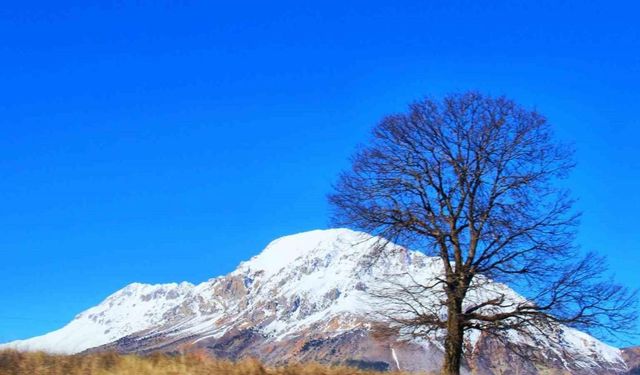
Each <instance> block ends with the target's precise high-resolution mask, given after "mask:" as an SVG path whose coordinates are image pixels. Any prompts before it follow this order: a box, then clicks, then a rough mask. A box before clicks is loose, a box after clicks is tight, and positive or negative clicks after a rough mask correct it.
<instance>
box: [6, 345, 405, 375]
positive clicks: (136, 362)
mask: <svg viewBox="0 0 640 375" xmlns="http://www.w3.org/2000/svg"><path fill="white" fill-rule="evenodd" d="M107 374H109V375H376V374H377V375H379V374H381V373H379V372H370V371H361V370H358V369H354V368H349V367H329V366H323V365H318V364H304V365H290V366H286V367H277V368H269V367H265V366H263V365H262V364H260V362H258V361H255V360H244V361H241V362H230V361H220V360H214V359H212V358H210V357H208V356H207V355H205V354H200V353H192V354H185V355H179V356H168V355H163V354H154V355H150V356H144V357H141V356H135V355H118V354H113V353H102V354H87V355H71V356H63V355H49V354H45V353H23V352H17V351H10V350H9V351H0V375H107ZM395 374H400V373H395Z"/></svg>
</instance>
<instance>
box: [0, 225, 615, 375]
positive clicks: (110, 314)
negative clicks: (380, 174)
mask: <svg viewBox="0 0 640 375" xmlns="http://www.w3.org/2000/svg"><path fill="white" fill-rule="evenodd" d="M375 241H376V238H373V237H371V236H369V235H367V234H364V233H360V232H353V231H350V230H347V229H332V230H323V231H311V232H306V233H301V234H297V235H293V236H287V237H283V238H280V239H278V240H275V241H273V242H272V243H271V244H269V245H268V246H267V247H266V248H265V249H264V250H263V251H262V252H261V253H260V254H259V255H257V256H255V257H253V258H252V259H250V260H249V261H247V262H243V263H241V264H240V266H239V267H238V268H237V269H236V270H235V271H234V272H232V273H230V274H228V275H226V276H222V277H218V278H215V279H211V280H209V281H206V282H204V283H201V284H199V285H192V284H189V283H181V284H163V285H146V284H138V283H135V284H131V285H129V286H127V287H125V288H124V289H122V290H120V291H118V292H116V293H114V294H113V295H111V296H109V297H108V298H107V299H106V300H105V301H103V302H102V303H101V304H99V305H98V306H95V307H93V308H90V309H89V310H86V311H84V312H82V313H81V314H79V315H78V316H76V317H75V319H74V320H72V321H71V322H70V323H69V324H68V325H66V326H65V327H63V328H61V329H59V330H57V331H54V332H51V333H49V334H46V335H43V336H39V337H35V338H31V339H28V340H22V341H15V342H12V343H9V344H5V345H0V348H3V347H4V348H7V347H10V348H17V349H21V350H45V351H49V352H57V353H77V352H81V351H85V350H104V349H115V350H118V351H121V352H142V353H145V352H152V351H168V352H171V351H180V350H190V349H192V348H202V349H205V350H207V351H209V352H211V353H213V354H215V355H217V356H220V357H227V358H232V359H233V358H242V357H247V356H253V357H258V358H260V359H261V360H263V361H265V362H267V363H271V364H278V363H285V362H291V361H305V360H316V361H320V362H326V363H334V362H339V363H346V364H351V365H356V366H360V367H364V368H375V369H389V370H393V369H397V368H401V369H403V370H435V369H437V368H438V367H439V366H440V363H441V360H442V346H441V344H439V343H438V341H437V340H428V339H424V340H421V341H417V340H412V341H406V340H398V339H397V337H384V338H383V337H380V336H377V335H374V334H372V332H373V331H372V326H373V324H374V323H375V322H376V320H377V319H378V314H377V313H378V312H380V311H381V310H383V309H384V307H383V306H381V305H380V301H379V300H376V299H375V298H373V297H372V295H371V293H370V291H371V290H372V289H373V288H375V287H376V285H380V282H381V280H385V279H388V278H390V277H394V278H395V280H398V281H400V282H401V283H409V282H411V278H414V279H418V280H426V279H430V278H433V277H435V276H437V275H439V274H440V273H441V270H442V268H441V263H440V262H439V260H437V259H436V258H429V257H426V256H425V255H423V254H421V253H419V252H415V251H411V250H407V249H404V248H402V247H399V246H395V245H392V246H390V247H389V249H390V250H391V251H389V252H388V255H387V256H385V257H382V258H380V259H378V261H377V262H376V263H375V265H374V266H370V264H369V262H368V259H369V256H370V255H371V252H372V248H373V244H374V243H375ZM409 275H410V276H409ZM410 277H411V278H410ZM496 295H505V296H507V297H508V298H511V299H521V298H522V297H520V296H519V295H517V294H516V293H515V292H514V291H513V290H511V289H509V288H508V287H507V286H505V285H502V284H498V283H492V284H490V285H488V286H487V287H486V288H485V290H483V291H478V292H475V295H473V296H470V297H471V298H475V299H479V300H482V299H483V298H484V299H486V298H491V297H492V296H493V297H495V296H496ZM425 298H426V299H425V301H423V302H425V303H429V297H428V296H427V297H425ZM431 302H433V301H431ZM509 337H510V343H511V344H512V345H515V346H517V347H519V348H521V349H523V350H527V351H530V352H531V353H533V357H535V358H536V359H535V360H533V361H532V360H524V359H522V358H521V357H519V356H517V355H516V354H514V353H513V352H512V351H510V350H507V349H506V348H505V346H504V345H503V344H502V343H499V342H496V341H494V340H492V339H490V338H488V337H485V336H483V335H480V334H475V333H471V334H469V335H468V337H466V343H467V349H468V350H467V351H468V356H467V357H468V361H467V363H466V364H465V366H466V370H468V371H473V372H474V373H477V374H542V373H544V374H548V373H558V374H560V373H567V372H569V373H574V374H622V373H625V372H627V371H628V368H627V365H626V364H625V362H624V359H623V357H622V352H621V351H620V350H618V349H616V348H613V347H610V346H608V345H606V344H604V343H602V342H600V341H598V340H596V339H595V338H593V337H591V336H589V335H587V334H585V333H582V332H579V331H577V330H574V329H571V328H568V327H565V328H564V329H562V330H560V332H555V333H554V339H553V340H551V339H547V338H546V337H544V336H541V337H540V338H539V340H536V342H535V343H534V342H532V341H531V340H529V339H528V338H526V337H522V336H521V335H519V334H516V333H515V332H514V333H510V336H509ZM558 343H559V344H558Z"/></svg>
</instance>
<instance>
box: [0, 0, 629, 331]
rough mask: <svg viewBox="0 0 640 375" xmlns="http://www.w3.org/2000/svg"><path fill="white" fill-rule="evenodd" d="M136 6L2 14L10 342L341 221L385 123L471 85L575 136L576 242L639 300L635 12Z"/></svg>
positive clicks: (5, 313)
mask: <svg viewBox="0 0 640 375" xmlns="http://www.w3.org/2000/svg"><path fill="white" fill-rule="evenodd" d="M119 3H121V4H118V5H87V4H86V2H84V1H82V2H80V1H79V2H77V3H66V2H62V1H56V2H42V3H31V2H13V4H10V3H5V4H3V6H2V9H0V85H1V89H0V127H1V130H2V133H1V136H0V171H1V175H0V176H1V178H0V228H2V229H1V234H0V256H1V258H0V259H1V262H0V285H1V288H0V342H2V341H8V340H12V339H17V338H25V337H29V336H32V335H36V334H41V333H44V332H47V331H50V330H52V329H55V328H58V327H60V326H62V325H63V324H65V323H66V322H67V321H69V320H70V319H72V318H73V316H74V315H75V314H76V313H78V312H80V311H82V310H84V309H85V308H87V307H89V306H92V305H94V304H96V303H98V302H100V301H101V300H102V299H103V298H104V297H105V296H107V295H108V294H110V293H111V292H114V291H115V290H117V289H119V288H121V287H123V286H124V285H126V284H128V283H130V282H133V281H139V282H147V283H159V282H172V281H181V280H188V281H191V282H201V281H204V280H206V279H208V278H211V277H214V276H217V275H220V274H224V273H227V272H229V271H231V270H233V269H234V268H235V266H236V265H237V264H238V263H239V262H240V261H241V260H244V259H247V258H249V257H250V256H252V255H254V254H256V253H257V252H258V251H260V250H261V249H262V247H263V246H264V245H265V244H267V243H268V242H269V241H270V240H272V239H274V238H276V237H278V236H281V235H285V234H290V233H295V232H300V231H305V230H309V229H314V228H323V227H327V225H328V206H327V203H326V200H325V195H326V193H327V192H328V191H329V190H330V185H331V183H332V181H334V179H335V177H336V174H337V173H338V172H339V170H341V169H342V168H344V167H346V166H347V165H348V162H347V159H348V156H349V155H350V154H351V152H352V151H353V149H354V147H355V146H356V144H357V143H359V142H362V141H365V140H366V137H367V135H368V131H369V129H370V128H371V126H373V125H374V124H375V123H376V122H377V121H378V120H379V119H380V118H381V117H382V116H383V115H385V114H388V113H392V112H397V111H402V110H404V109H405V106H406V104H407V103H409V102H410V101H412V100H414V99H417V98H420V97H422V96H423V95H434V96H439V95H442V94H444V93H448V92H452V91H459V90H467V89H478V90H481V91H484V92H487V93H490V94H495V95H498V94H505V95H507V96H509V97H511V98H513V99H515V100H517V101H519V102H520V103H522V104H524V105H527V106H530V107H536V108H537V109H538V110H539V111H541V112H542V113H544V114H546V115H547V116H548V118H549V119H550V121H551V122H553V123H554V124H555V125H556V127H557V132H558V135H559V138H561V139H563V140H567V141H571V142H574V143H575V145H576V148H577V161H578V163H579V164H578V167H577V169H576V170H575V173H574V174H573V176H572V178H571V181H570V183H571V186H572V188H573V191H574V193H575V195H576V196H577V197H578V198H579V199H580V201H579V208H580V209H581V210H582V211H583V212H584V218H583V221H582V226H581V229H580V237H579V242H580V244H581V245H582V246H583V248H584V249H585V250H598V251H601V252H603V253H605V254H607V255H608V257H609V260H610V263H611V265H612V268H613V269H614V270H615V272H616V274H617V278H618V280H619V281H620V282H621V283H624V284H626V285H628V286H630V287H640V276H638V273H639V272H640V267H639V266H640V250H639V246H640V245H639V244H640V231H639V230H638V212H640V198H639V191H640V175H639V172H638V171H640V160H639V158H638V150H639V149H640V147H639V146H640V141H639V139H640V120H639V116H638V110H639V105H640V89H639V88H640V52H639V51H640V31H639V26H638V19H637V17H638V14H639V13H640V9H638V6H635V5H634V2H632V1H629V2H627V3H622V2H615V1H606V2H604V1H603V2H590V1H589V2H585V1H575V2H566V1H530V2H526V3H525V2H513V1H511V2H503V3H502V4H500V5H497V4H498V2H478V1H462V2H461V1H447V2H438V3H439V4H436V3H437V2H423V1H415V2H403V1H387V2H380V3H378V2H376V1H366V2H365V1H362V2H350V5H345V4H344V3H345V1H339V2H325V1H322V2H316V3H317V4H316V5H309V4H310V2H306V1H296V2H290V3H281V2H268V4H264V3H267V2H264V3H263V4H257V3H250V2H241V1H239V2H226V3H227V4H231V3H233V4H234V5H225V6H223V5H220V4H214V3H218V2H202V3H200V2H195V1H183V2H171V3H169V2H166V3H163V2H156V1H140V2H135V3H137V4H133V5H125V4H124V3H128V2H119ZM132 3H133V2H132ZM203 3H208V5H205V4H203ZM320 3H322V4H320ZM507 3H508V4H507ZM516 3H517V4H516Z"/></svg>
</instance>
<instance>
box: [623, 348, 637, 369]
mask: <svg viewBox="0 0 640 375" xmlns="http://www.w3.org/2000/svg"><path fill="white" fill-rule="evenodd" d="M622 358H624V359H625V361H626V362H627V365H628V366H629V372H628V375H640V346H637V347H634V348H626V349H622Z"/></svg>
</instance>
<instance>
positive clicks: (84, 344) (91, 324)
mask: <svg viewBox="0 0 640 375" xmlns="http://www.w3.org/2000/svg"><path fill="white" fill-rule="evenodd" d="M192 288H193V285H192V284H189V283H186V282H185V283H180V284H175V283H173V284H160V285H148V284H140V283H133V284H130V285H127V286H126V287H125V288H123V289H121V290H119V291H117V292H115V293H114V294H112V295H110V296H109V297H107V299H105V300H104V301H103V302H102V303H100V304H99V305H97V306H95V307H92V308H90V309H88V310H86V311H84V312H82V313H80V314H78V315H77V316H76V317H75V318H74V319H73V320H72V321H71V322H70V323H69V324H67V325H66V326H64V327H62V328H60V329H59V330H56V331H53V332H50V333H47V334H45V335H42V336H38V337H33V338H30V339H27V340H19V341H14V342H11V343H8V344H5V345H0V348H12V349H19V350H31V351H34V350H43V351H47V352H52V353H64V354H71V353H77V352H81V351H83V350H85V349H89V348H93V347H96V346H100V345H104V344H107V343H110V342H112V341H114V340H117V339H119V338H121V337H124V336H127V335H129V334H132V333H134V332H138V331H142V330H145V329H148V328H151V327H153V326H155V325H158V324H160V323H161V322H162V313H163V311H166V310H168V309H171V308H173V307H174V306H177V305H179V304H181V303H183V302H184V297H185V295H186V294H187V292H188V291H189V290H191V289H192Z"/></svg>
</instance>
